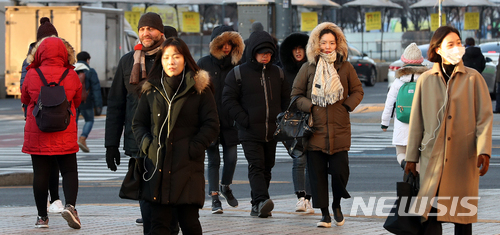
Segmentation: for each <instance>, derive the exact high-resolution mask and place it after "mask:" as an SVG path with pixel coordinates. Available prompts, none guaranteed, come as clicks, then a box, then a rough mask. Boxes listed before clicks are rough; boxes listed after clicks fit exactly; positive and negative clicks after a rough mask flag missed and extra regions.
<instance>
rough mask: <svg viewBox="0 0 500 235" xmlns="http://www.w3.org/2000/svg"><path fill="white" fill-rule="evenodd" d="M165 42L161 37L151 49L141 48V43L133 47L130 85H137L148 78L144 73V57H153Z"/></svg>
mask: <svg viewBox="0 0 500 235" xmlns="http://www.w3.org/2000/svg"><path fill="white" fill-rule="evenodd" d="M163 41H165V38H164V37H162V38H161V39H160V41H158V42H157V43H156V44H154V45H153V46H152V47H143V46H142V44H141V43H139V44H137V45H136V46H135V47H134V50H135V52H134V65H133V66H132V73H131V74H130V81H129V83H130V84H134V85H137V84H138V83H139V81H141V80H144V79H146V77H147V76H148V74H147V72H146V55H148V56H149V55H154V54H155V53H156V52H158V51H159V50H160V49H161V47H160V46H161V44H162V43H163Z"/></svg>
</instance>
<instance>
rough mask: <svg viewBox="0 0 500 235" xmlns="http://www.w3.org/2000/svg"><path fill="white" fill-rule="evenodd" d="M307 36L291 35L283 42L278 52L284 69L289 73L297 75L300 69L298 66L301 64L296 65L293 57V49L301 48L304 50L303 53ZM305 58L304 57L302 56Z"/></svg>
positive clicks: (300, 34)
mask: <svg viewBox="0 0 500 235" xmlns="http://www.w3.org/2000/svg"><path fill="white" fill-rule="evenodd" d="M308 40H309V36H307V34H303V33H292V34H290V35H289V36H288V37H286V38H285V40H283V42H282V43H281V46H280V48H279V50H280V61H281V64H282V65H283V67H284V69H286V70H287V71H290V72H294V73H297V72H298V71H299V69H300V67H299V65H302V64H303V63H298V62H297V61H295V59H294V57H293V48H295V47H297V46H301V47H302V48H304V52H305V49H306V46H307V41H308ZM304 56H305V55H304Z"/></svg>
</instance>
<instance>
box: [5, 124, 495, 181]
mask: <svg viewBox="0 0 500 235" xmlns="http://www.w3.org/2000/svg"><path fill="white" fill-rule="evenodd" d="M6 122H10V124H9V123H6ZM17 122H20V120H19V119H10V120H2V124H3V125H2V128H6V129H4V130H8V129H9V128H13V127H12V126H17V130H16V131H15V132H14V131H12V132H10V134H8V135H6V134H1V133H0V174H6V173H18V172H33V169H32V167H31V157H30V155H28V154H24V153H22V152H21V148H22V138H23V133H22V131H19V130H20V129H19V123H17ZM22 122H24V120H22ZM80 123H81V124H83V122H82V121H80ZM391 128H392V127H390V128H389V131H387V132H382V131H381V129H380V124H378V123H353V124H352V126H351V129H352V138H351V150H350V151H349V153H350V154H352V156H353V157H370V155H369V154H368V155H366V156H365V153H366V152H367V151H377V150H385V149H386V148H390V147H393V146H392V131H391V130H392V129H391ZM12 130H14V129H12ZM4 133H5V132H4ZM493 139H494V140H499V139H500V130H495V129H494V130H493ZM87 145H88V147H89V148H90V151H91V152H89V153H83V152H78V153H77V162H78V175H79V179H80V181H106V180H117V179H121V178H122V177H123V176H124V175H125V174H126V171H127V163H128V157H126V156H123V155H122V159H121V165H120V166H118V170H117V171H116V172H112V171H110V170H109V169H108V167H107V165H106V160H105V154H106V149H105V148H104V118H101V117H99V118H97V119H96V120H95V124H94V129H93V130H92V132H91V136H90V137H89V139H87ZM221 152H222V149H221ZM391 157H392V156H391ZM287 161H290V162H291V158H290V156H288V154H287V152H286V149H285V148H284V147H283V145H282V144H281V143H278V146H277V149H276V162H287ZM207 164H208V162H207V158H205V165H207ZM237 164H241V165H246V164H247V161H246V160H245V157H244V154H243V149H242V148H241V145H239V146H238V163H237Z"/></svg>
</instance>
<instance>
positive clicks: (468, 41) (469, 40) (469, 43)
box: [465, 37, 476, 46]
mask: <svg viewBox="0 0 500 235" xmlns="http://www.w3.org/2000/svg"><path fill="white" fill-rule="evenodd" d="M465 45H467V46H474V45H476V41H475V40H474V38H470V37H469V38H466V39H465Z"/></svg>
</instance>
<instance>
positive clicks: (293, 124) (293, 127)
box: [274, 96, 314, 141]
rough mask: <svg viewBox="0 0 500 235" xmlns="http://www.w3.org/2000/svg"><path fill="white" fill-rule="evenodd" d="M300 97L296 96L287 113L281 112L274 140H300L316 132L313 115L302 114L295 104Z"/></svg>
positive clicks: (277, 118)
mask: <svg viewBox="0 0 500 235" xmlns="http://www.w3.org/2000/svg"><path fill="white" fill-rule="evenodd" d="M298 98H299V96H294V97H293V98H292V100H291V101H290V105H288V108H287V110H286V111H285V112H281V113H279V114H278V116H277V117H276V125H277V127H276V131H275V132H274V140H276V141H285V140H293V139H298V138H306V137H309V136H310V135H312V133H313V132H314V130H313V128H312V126H313V125H312V118H310V116H311V114H310V113H307V112H302V111H300V110H299V109H298V108H297V105H296V104H295V102H296V101H297V99H298Z"/></svg>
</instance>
